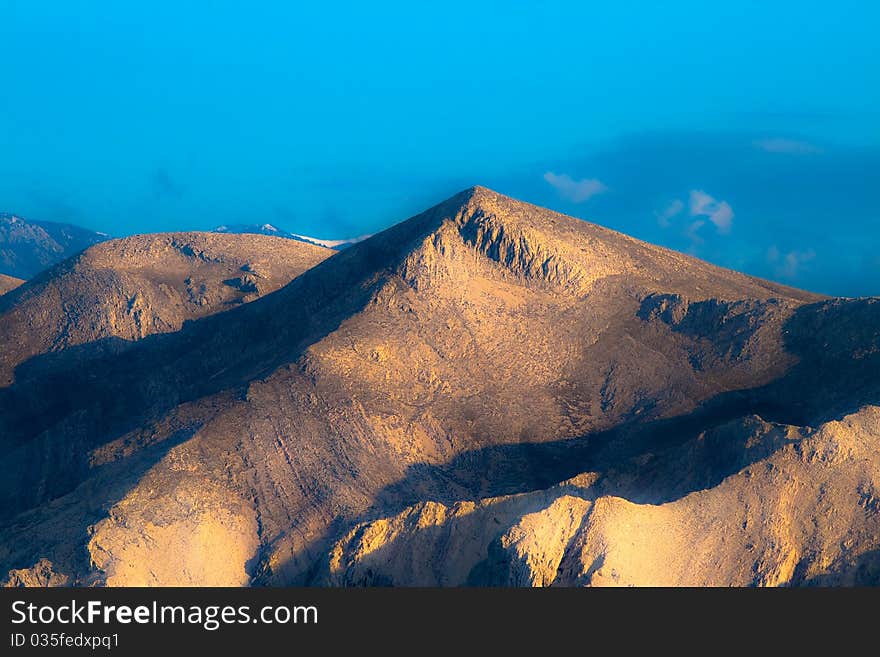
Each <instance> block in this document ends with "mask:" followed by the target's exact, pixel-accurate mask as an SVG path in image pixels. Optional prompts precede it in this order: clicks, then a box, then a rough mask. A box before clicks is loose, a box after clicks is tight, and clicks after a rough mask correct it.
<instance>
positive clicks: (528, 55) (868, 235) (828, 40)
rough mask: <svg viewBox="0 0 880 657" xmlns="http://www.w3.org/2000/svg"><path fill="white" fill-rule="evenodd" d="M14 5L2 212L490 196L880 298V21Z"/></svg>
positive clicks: (605, 6)
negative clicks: (466, 192) (471, 191)
mask: <svg viewBox="0 0 880 657" xmlns="http://www.w3.org/2000/svg"><path fill="white" fill-rule="evenodd" d="M133 4H134V3H118V2H101V1H98V0H95V1H90V2H86V1H81V2H69V1H67V2H60V1H59V2H43V1H40V0H0V43H2V44H3V50H4V56H3V57H2V62H0V89H2V90H3V92H4V93H3V95H4V101H3V102H2V103H0V209H3V210H6V211H12V212H16V213H18V214H21V215H23V216H26V217H31V218H34V219H46V220H59V221H72V222H75V223H79V224H82V225H84V226H87V227H90V228H93V229H96V230H102V231H105V232H108V233H111V234H113V235H125V234H130V233H133V232H146V231H157V230H176V229H207V228H211V227H213V226H216V225H219V224H228V223H242V222H244V223H251V222H253V223H264V222H270V223H274V224H277V225H279V226H282V227H284V228H287V229H289V230H292V231H294V232H301V233H307V234H312V235H315V236H317V237H325V238H331V237H345V236H352V235H359V234H363V233H369V232H373V231H376V230H378V229H381V228H383V227H385V226H387V225H389V224H391V223H394V222H395V221H398V220H400V219H403V218H405V217H406V216H409V215H410V214H413V213H415V212H417V211H419V210H421V209H424V208H425V207H427V206H429V205H431V204H433V203H435V202H437V201H439V200H442V199H443V198H445V197H447V196H449V195H451V194H452V193H454V192H456V191H458V190H460V189H462V188H464V187H467V186H470V185H472V184H484V185H488V186H490V187H494V188H495V189H497V190H498V191H501V192H503V193H507V194H510V195H512V196H516V197H519V198H522V199H524V200H528V201H532V202H535V203H539V204H541V205H546V206H549V207H553V208H554V209H558V210H560V211H564V212H567V213H570V214H575V215H576V216H580V217H584V218H587V219H590V220H592V221H596V222H597V223H601V224H604V225H608V226H610V227H612V228H616V229H619V230H623V231H625V232H627V233H630V234H632V235H635V236H637V237H641V238H644V239H648V240H650V241H653V242H657V243H660V244H664V245H667V246H670V247H673V248H677V249H680V250H684V251H689V252H691V253H694V254H696V255H699V256H701V257H704V258H707V259H709V260H711V261H713V262H716V263H718V264H722V265H727V266H732V267H736V268H738V269H741V270H744V271H747V272H749V273H753V274H756V275H761V276H766V277H770V278H774V279H776V280H781V281H784V282H787V283H790V284H794V285H798V286H802V287H806V288H809V289H814V290H817V291H821V292H826V293H832V294H845V295H863V294H880V249H877V244H878V242H880V239H878V238H880V200H878V193H877V190H878V189H880V166H878V165H880V55H878V52H880V51H878V49H877V48H876V45H875V42H876V33H877V29H878V26H880V9H878V8H877V7H878V5H877V4H876V3H873V2H869V1H868V0H862V1H861V2H852V1H848V0H838V1H837V2H834V3H825V2H822V3H812V2H804V1H801V2H748V1H742V0H741V1H738V2H716V3H706V2H675V1H671V2H663V3H659V2H625V1H621V2H613V3H612V2H602V3H592V2H582V1H581V2H544V3H535V2H523V3H520V2H515V1H508V2H503V3H500V2H499V3H494V2H444V3H412V2H406V3H402V2H401V3H382V2H376V3H344V2H343V3H335V4H332V5H331V4H329V3H312V4H311V5H307V6H305V5H304V3H287V2H283V3H282V2H263V3H253V4H258V5H259V6H257V7H253V6H245V4H243V3H233V2H222V1H217V2H187V1H185V0H177V1H176V2H165V1H154V2H152V3H140V4H139V6H137V7H135V6H129V5H133Z"/></svg>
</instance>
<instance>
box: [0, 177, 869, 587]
mask: <svg viewBox="0 0 880 657" xmlns="http://www.w3.org/2000/svg"><path fill="white" fill-rule="evenodd" d="M108 266H109V267H111V268H113V267H114V265H113V262H112V259H111V261H110V263H109V264H108ZM53 275H59V274H53ZM12 294H13V295H16V294H19V292H17V291H16V292H13V293H12ZM0 303H2V302H0ZM0 312H2V307H0ZM7 312H8V311H7ZM53 312H56V313H57V312H61V313H63V307H62V309H60V310H55V311H53ZM3 318H4V315H0V321H2V320H3ZM15 330H16V331H23V330H25V329H24V328H21V329H15ZM16 337H17V336H16V335H13V336H12V338H13V339H16ZM878 361H880V303H878V302H877V301H876V300H873V299H861V300H842V299H825V298H823V297H820V296H817V295H813V294H810V293H808V292H803V291H799V290H794V289H791V288H786V287H783V286H780V285H776V284H774V283H770V282H767V281H762V280H759V279H755V278H751V277H748V276H745V275H742V274H739V273H736V272H733V271H730V270H725V269H721V268H718V267H715V266H712V265H710V264H708V263H705V262H702V261H699V260H697V259H694V258H691V257H688V256H685V255H682V254H679V253H675V252H672V251H669V250H666V249H662V248H659V247H656V246H653V245H650V244H647V243H644V242H640V241H638V240H635V239H632V238H630V237H627V236H625V235H622V234H620V233H616V232H614V231H611V230H607V229H605V228H602V227H600V226H596V225H594V224H590V223H588V222H584V221H581V220H579V219H574V218H572V217H566V216H564V215H560V214H558V213H555V212H551V211H549V210H545V209H542V208H539V207H536V206H533V205H529V204H526V203H522V202H519V201H515V200H513V199H510V198H507V197H505V196H503V195H500V194H497V193H495V192H492V191H491V190H488V189H485V188H481V187H475V188H472V189H469V190H466V191H464V192H462V193H460V194H457V195H456V196H454V197H452V198H450V199H448V200H446V201H444V202H443V203H441V204H439V205H437V206H435V207H433V208H431V209H429V210H427V211H426V212H424V213H422V214H419V215H417V216H415V217H412V218H410V219H407V220H406V221H403V222H401V223H399V224H397V225H395V226H392V227H391V228H389V229H388V230H386V231H383V232H382V233H379V234H377V235H374V236H372V237H370V238H369V239H366V240H364V241H363V242H360V243H358V244H355V245H353V246H351V247H350V248H348V249H345V250H344V251H341V252H339V253H337V254H335V255H333V257H330V258H327V259H326V260H323V261H322V262H320V264H317V265H316V266H314V267H312V268H311V269H309V270H308V271H306V272H304V273H302V274H301V275H299V276H298V277H296V278H294V279H293V280H292V281H291V282H290V283H288V284H287V285H285V286H284V287H282V288H280V289H278V290H277V291H275V292H272V293H270V294H266V295H265V296H262V297H261V298H258V299H254V300H252V301H250V302H249V303H246V304H238V305H236V306H235V307H233V308H231V309H229V310H227V311H225V312H219V313H215V314H212V315H210V316H205V317H201V318H196V319H193V321H188V322H186V323H183V324H182V325H180V326H179V328H178V327H176V326H175V327H174V330H171V331H168V332H165V333H162V334H155V335H149V336H145V337H143V338H142V339H139V340H137V341H136V342H134V343H133V344H130V345H128V346H127V348H126V349H124V350H121V351H115V352H112V353H108V352H107V351H106V350H97V351H96V350H94V349H91V348H87V345H79V346H72V347H67V348H62V349H60V350H58V351H57V352H53V353H52V354H50V355H37V356H34V357H32V358H31V359H30V360H27V361H25V362H23V363H21V364H20V365H18V367H17V368H16V369H15V376H14V381H12V382H10V383H9V384H8V385H7V386H6V387H5V388H2V389H0V435H2V436H3V441H4V445H3V446H4V450H5V456H6V460H7V464H8V466H9V471H10V472H11V473H13V474H11V475H10V476H9V477H8V478H7V479H6V480H4V481H3V483H2V486H0V498H2V504H0V508H2V509H4V511H5V516H4V517H3V519H2V525H3V529H0V545H2V546H3V549H2V551H0V567H2V568H3V572H8V573H9V575H8V581H9V582H10V583H26V584H32V583H46V582H48V583H53V582H54V583H59V582H67V583H75V584H102V585H131V584H143V585H171V584H179V585H207V584H229V585H244V584H305V583H321V584H341V585H352V584H397V585H407V584H432V585H461V584H478V585H480V584H503V585H511V584H512V585H522V584H530V585H548V584H554V583H556V584H566V585H582V584H606V583H610V584H615V583H618V584H651V583H665V584H691V583H726V584H780V583H782V584H804V583H810V582H817V581H824V582H828V581H831V582H838V581H839V582H846V581H852V582H864V581H866V578H867V579H868V580H870V578H871V577H873V576H874V575H872V573H875V572H876V569H875V565H876V557H875V556H872V555H876V553H877V550H878V549H880V545H878V538H877V537H878V536H880V531H878V529H880V526H878V524H880V506H878V505H877V504H875V502H876V493H875V492H874V491H876V485H877V481H878V477H880V471H878V470H880V457H878V451H877V450H878V449H880V426H878V424H877V421H876V415H877V411H876V409H875V407H874V406H873V404H877V403H878V401H880V399H878V396H880V385H878V382H877V379H876V375H875V372H876V371H877V367H878V365H880V362H878ZM798 491H804V494H803V495H801V494H800V493H798ZM829 504H831V505H833V507H829V506H828V505H829ZM831 508H833V509H834V514H831V513H830V512H829V511H828V509H831ZM810 519H813V520H814V522H813V524H812V525H809V521H810ZM759 520H760V525H758V524H756V523H759ZM633 546H636V547H633ZM689 550H690V552H691V553H693V554H694V555H696V556H695V557H694V558H693V559H692V560H690V561H688V560H687V558H686V557H685V556H682V555H686V554H688V551H689ZM823 578H824V579H823Z"/></svg>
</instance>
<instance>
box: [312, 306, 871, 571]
mask: <svg viewBox="0 0 880 657" xmlns="http://www.w3.org/2000/svg"><path fill="white" fill-rule="evenodd" d="M878 326H880V300H878V299H859V300H833V301H829V302H821V303H817V304H811V305H808V306H804V307H802V308H800V309H799V310H798V311H797V312H796V313H795V314H794V315H793V316H792V317H791V318H790V319H789V321H788V322H787V324H786V326H785V329H784V333H785V346H786V349H787V350H788V351H789V352H790V353H793V354H794V355H796V356H797V357H798V358H799V362H798V364H796V365H795V366H794V367H792V368H791V369H790V370H789V372H788V373H787V374H786V375H784V376H783V377H781V378H780V379H777V380H776V381H774V382H772V383H770V384H768V385H765V386H762V387H759V388H753V389H749V390H742V391H733V392H727V393H723V394H721V395H718V396H716V397H714V398H712V399H710V400H708V401H707V402H705V403H703V404H702V405H701V406H700V407H699V408H698V409H697V410H695V411H693V412H692V413H689V414H687V415H683V416H678V417H673V418H668V419H659V420H654V421H648V422H638V423H636V422H632V423H628V424H625V425H621V426H618V427H615V428H613V429H610V430H607V431H601V432H595V433H591V434H588V435H585V436H581V437H579V438H572V439H564V440H557V441H552V442H543V443H526V442H519V443H510V444H503V445H494V446H490V447H484V448H481V449H476V450H472V451H468V452H464V453H461V454H459V455H458V456H456V457H455V458H454V459H452V460H451V461H449V462H447V463H444V464H440V465H434V464H416V465H412V466H410V467H409V469H408V472H407V475H406V476H405V477H404V478H403V479H402V480H400V481H398V482H396V483H395V484H393V485H391V486H388V487H386V488H384V489H383V490H382V491H380V492H379V493H378V494H377V496H376V500H375V503H374V504H373V506H372V507H371V508H370V509H368V510H367V511H366V512H365V513H364V514H362V515H361V517H360V518H358V519H357V521H356V522H353V523H350V524H349V525H348V526H349V527H351V526H354V525H356V524H357V523H358V522H363V521H369V520H375V519H377V518H380V517H389V516H393V515H396V514H397V513H400V512H401V511H403V510H404V509H405V508H406V507H408V506H411V505H413V504H416V503H418V502H421V501H426V500H432V501H438V502H442V503H444V504H452V503H454V502H457V501H461V500H466V499H470V500H476V499H480V498H486V497H496V496H503V495H513V494H518V493H528V492H532V491H538V490H543V489H546V488H549V487H551V486H553V485H555V484H557V483H559V482H562V481H565V480H566V479H570V478H571V477H574V476H575V475H578V474H581V473H584V472H595V473H598V474H599V475H600V478H599V480H598V481H597V483H596V488H595V492H596V494H597V495H615V496H619V497H623V498H625V499H628V500H630V501H632V502H635V503H640V504H662V503H665V502H669V501H673V500H675V499H678V498H680V497H683V496H685V495H687V494H689V493H692V492H694V491H697V490H704V489H708V488H712V487H714V486H717V485H718V484H719V483H721V481H723V480H724V479H725V478H726V477H728V476H730V475H732V474H735V473H736V472H739V471H741V470H743V469H744V468H746V467H748V466H749V465H751V464H753V463H755V462H756V461H759V460H761V459H764V458H767V457H769V456H770V455H772V453H773V452H775V451H776V450H777V449H779V448H780V447H781V446H783V445H785V444H787V443H789V442H790V440H789V438H788V437H787V436H786V432H785V430H784V427H775V426H769V427H768V426H767V425H766V424H765V422H771V423H779V424H782V425H795V426H798V427H805V428H807V429H809V428H810V426H811V425H812V426H815V425H817V424H819V423H821V422H827V421H831V420H835V419H840V418H841V417H843V416H845V415H847V414H849V413H851V412H854V411H856V410H858V409H859V408H860V407H862V406H863V405H865V404H880V377H878V376H877V372H880V332H878V330H877V328H876V327H878ZM756 433H763V434H765V435H763V436H762V439H761V440H760V441H757V442H756V441H754V440H753V438H754V436H755V435H756ZM337 531H338V528H337ZM501 531H502V530H501V528H500V527H499V532H501ZM334 535H335V536H338V535H339V534H338V533H336V531H334V532H332V533H331V532H328V533H327V534H326V535H325V536H324V537H322V538H321V539H319V540H318V541H315V543H314V544H313V546H312V547H311V548H310V551H312V552H313V553H315V554H322V555H325V554H326V551H327V549H328V548H329V547H330V541H331V539H332V538H333V536H334ZM871 563H873V562H871ZM320 568H321V566H320V564H316V570H315V571H314V572H313V573H312V574H311V577H312V578H317V577H320V575H321V572H320ZM379 583H380V582H373V583H372V584H374V585H375V584H379Z"/></svg>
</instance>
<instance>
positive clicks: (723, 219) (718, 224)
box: [690, 189, 734, 235]
mask: <svg viewBox="0 0 880 657" xmlns="http://www.w3.org/2000/svg"><path fill="white" fill-rule="evenodd" d="M690 211H691V216H692V217H701V216H703V217H708V218H709V221H711V222H712V223H713V224H714V225H715V228H716V229H717V230H718V232H719V233H720V234H722V235H727V234H728V233H730V229H731V228H732V227H733V216H734V215H733V208H731V207H730V205H729V204H728V203H727V201H716V200H715V199H714V198H713V197H712V196H709V194H707V193H706V192H704V191H702V190H699V189H694V190H691V197H690Z"/></svg>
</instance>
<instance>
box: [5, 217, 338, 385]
mask: <svg viewBox="0 0 880 657" xmlns="http://www.w3.org/2000/svg"><path fill="white" fill-rule="evenodd" d="M332 253H333V252H332V251H330V250H329V249H323V248H320V247H314V246H312V245H308V244H302V243H295V242H290V241H288V240H281V239H280V238H272V237H263V236H258V235H254V236H247V237H244V236H238V235H216V234H213V233H168V234H160V235H140V236H135V237H129V238H126V239H121V240H112V241H109V242H103V243H101V244H99V245H96V246H93V247H91V248H90V249H88V250H86V251H85V252H84V253H82V254H81V255H79V256H77V257H76V258H74V259H72V260H69V261H66V262H64V263H62V264H60V265H58V266H57V267H56V268H55V269H53V270H52V271H50V272H48V273H47V274H45V275H43V276H40V277H38V278H36V279H34V280H32V281H29V282H28V283H27V284H25V285H23V286H21V287H20V288H18V289H17V290H16V291H15V293H14V294H9V295H6V296H5V297H4V298H3V299H2V300H0V335H3V336H9V340H8V342H7V344H4V349H3V351H2V352H0V382H2V383H10V382H12V381H13V380H14V376H15V375H14V370H15V368H16V367H17V366H18V365H20V364H22V363H24V362H25V361H26V360H28V359H30V358H33V357H34V356H39V355H41V354H47V353H50V352H58V353H60V352H64V351H65V350H69V349H70V348H71V347H76V346H80V345H83V347H82V349H83V350H85V349H89V350H92V351H95V352H107V353H115V352H117V351H119V350H122V349H125V348H127V347H128V346H130V345H131V344H132V343H133V342H134V341H137V340H140V339H142V338H144V337H146V336H148V335H153V334H155V333H167V332H172V331H177V330H179V329H180V327H181V326H182V325H183V323H184V322H185V321H188V320H193V319H197V318H199V317H205V316H207V315H210V314H213V313H216V312H219V311H222V310H228V309H230V308H232V307H234V306H236V305H238V304H241V303H246V302H248V301H252V300H254V299H256V298H258V297H260V296H262V295H264V294H267V293H269V292H273V291H274V290H276V289H278V288H279V287H281V286H283V285H286V284H287V283H289V282H290V281H291V280H292V279H293V278H295V277H296V276H298V275H299V274H301V273H302V272H303V271H305V270H307V269H309V268H311V267H313V266H314V265H316V264H317V263H319V262H320V261H321V260H323V259H324V258H326V257H328V256H329V255H332ZM66 353H68V354H69V353H70V352H69V351H68V352H66ZM34 366H35V367H37V368H38V369H39V368H40V365H39V364H34Z"/></svg>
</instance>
